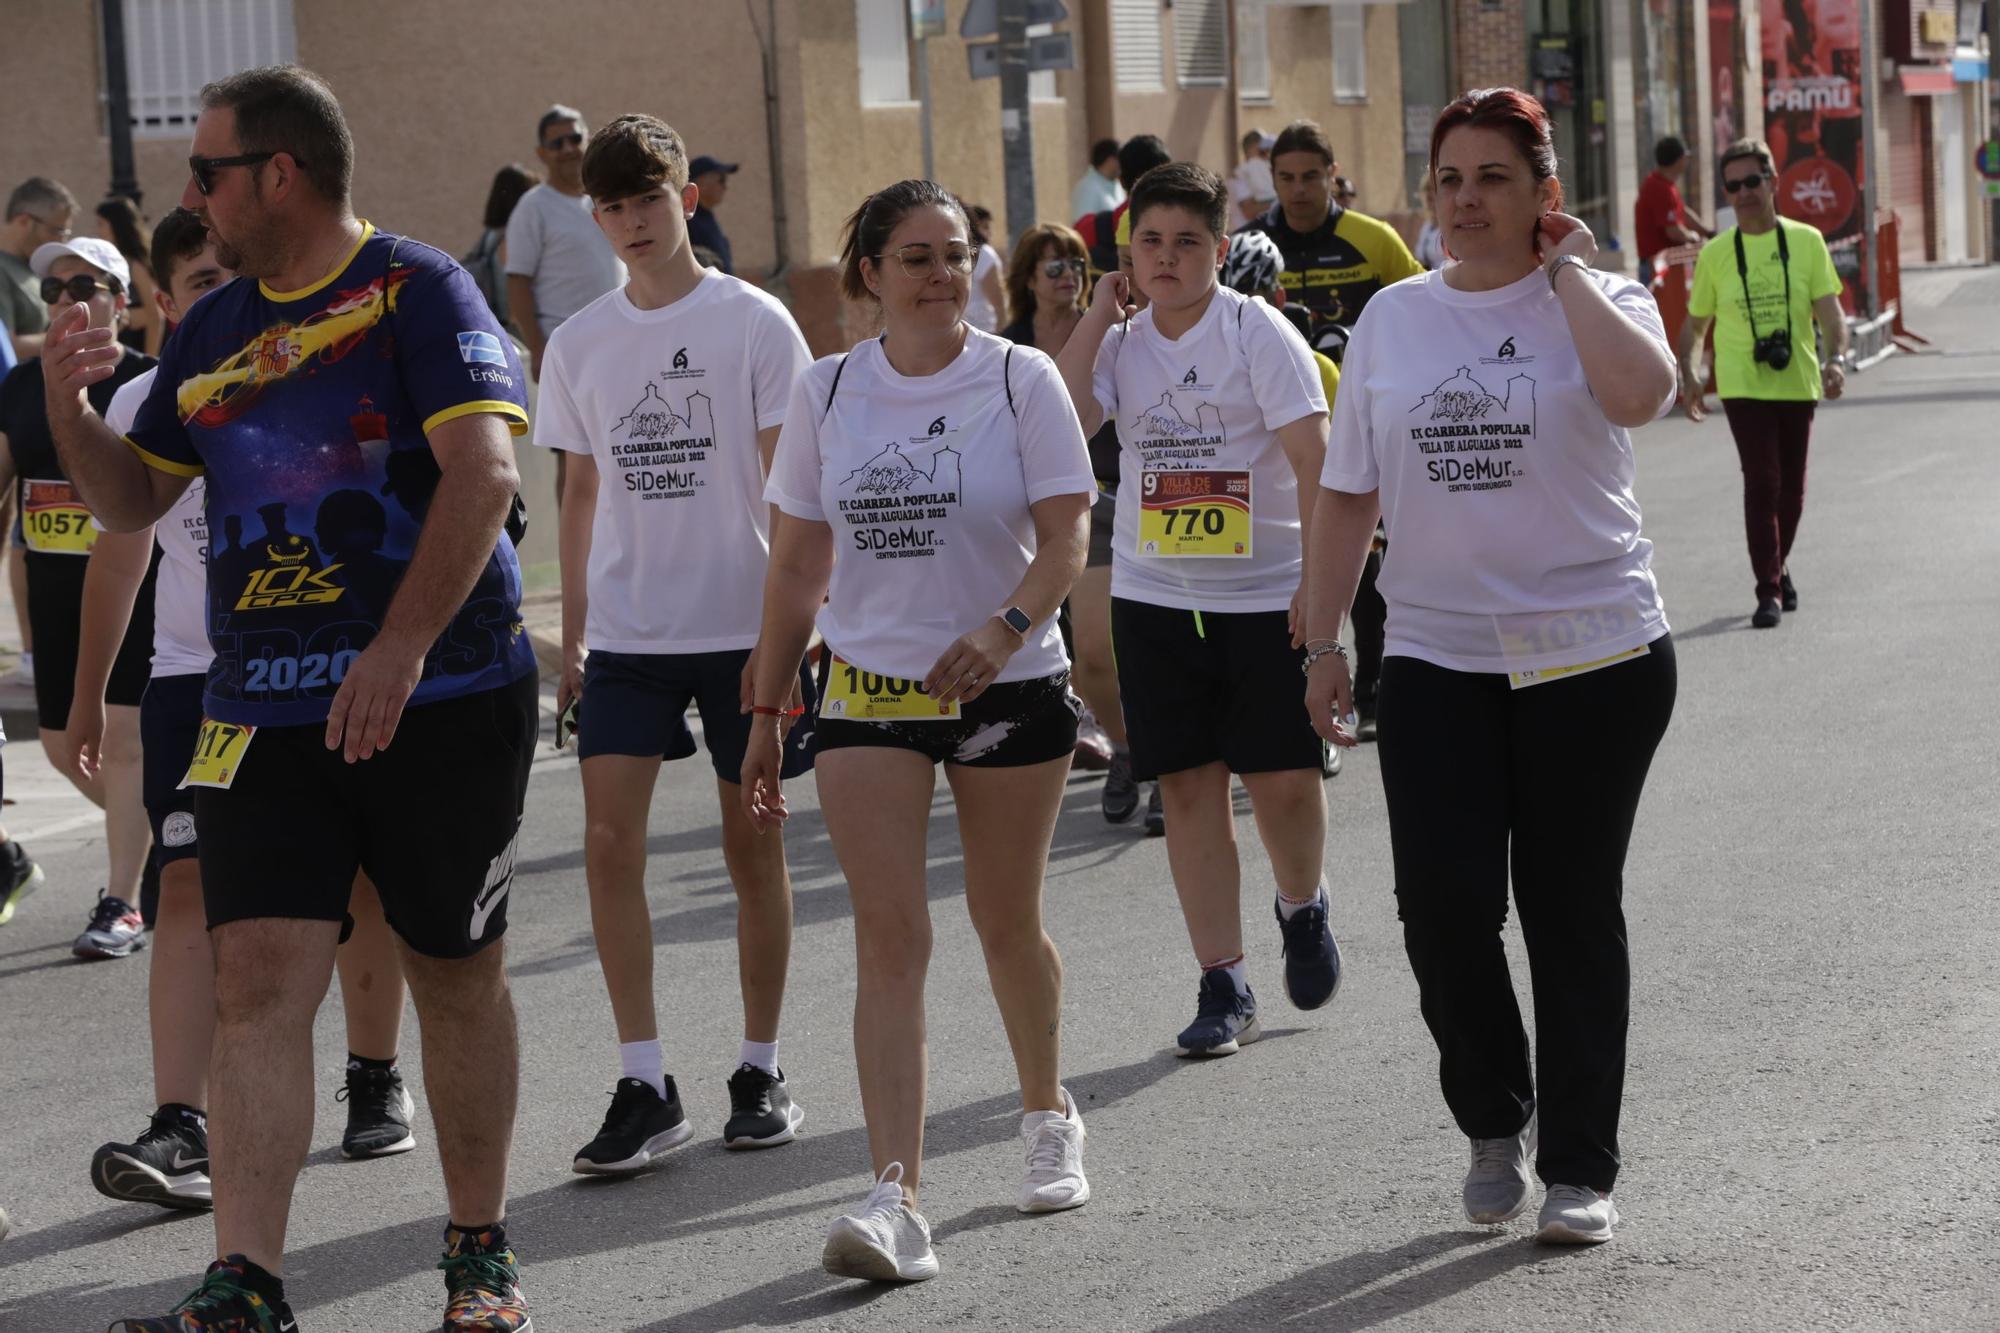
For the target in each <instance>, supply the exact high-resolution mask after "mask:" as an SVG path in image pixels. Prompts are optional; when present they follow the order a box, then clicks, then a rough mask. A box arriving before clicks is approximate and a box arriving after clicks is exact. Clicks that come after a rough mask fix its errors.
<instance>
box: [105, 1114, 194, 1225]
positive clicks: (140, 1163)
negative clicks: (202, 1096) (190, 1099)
mask: <svg viewBox="0 0 2000 1333" xmlns="http://www.w3.org/2000/svg"><path fill="white" fill-rule="evenodd" d="M90 1183H91V1184H93V1185H95V1186H97V1192H98V1193H99V1194H102V1195H104V1196H106V1197H107V1198H112V1199H122V1200H124V1201H126V1202H128V1203H156V1204H158V1205H159V1206H160V1207H162V1208H212V1207H214V1206H215V1204H214V1200H213V1198H212V1196H211V1195H210V1192H209V1185H208V1128H207V1126H206V1125H204V1124H203V1123H202V1121H201V1120H200V1118H199V1117H198V1115H197V1113H196V1112H194V1111H192V1110H190V1109H189V1108H187V1107H185V1106H162V1107H161V1108H160V1109H159V1110H157V1111H155V1112H153V1122H152V1123H151V1124H150V1125H148V1126H146V1132H145V1133H144V1134H141V1135H140V1136H139V1137H138V1139H137V1140H136V1141H135V1142H132V1143H107V1144H105V1145H104V1146H103V1147H102V1148H99V1149H98V1150H97V1153H96V1155H95V1156H93V1157H92V1158H91V1159H90Z"/></svg>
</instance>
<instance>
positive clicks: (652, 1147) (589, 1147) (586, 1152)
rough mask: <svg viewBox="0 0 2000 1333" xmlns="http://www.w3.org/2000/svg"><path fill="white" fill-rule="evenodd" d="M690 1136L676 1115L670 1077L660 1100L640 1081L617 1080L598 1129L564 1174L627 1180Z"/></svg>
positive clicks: (676, 1098) (676, 1097)
mask: <svg viewBox="0 0 2000 1333" xmlns="http://www.w3.org/2000/svg"><path fill="white" fill-rule="evenodd" d="M693 1134H694V1126H693V1125H690V1124H689V1123H688V1120H687V1117H686V1116H684V1115H682V1114H681V1098H680V1093H679V1091H678V1090H676V1089H675V1087H674V1080H673V1076H672V1075H671V1074H669V1075H668V1076H667V1095H666V1096H665V1097H664V1098H663V1097H661V1096H660V1094H659V1093H657V1092H654V1091H653V1088H652V1085H651V1084H649V1083H647V1082H645V1081H644V1080H642V1079H636V1078H621V1079H619V1080H618V1086H617V1087H616V1088H615V1089H613V1090H612V1093H611V1109H610V1110H609V1111H608V1112H606V1113H605V1116H604V1128H603V1129H600V1130H598V1131H597V1137H596V1138H594V1139H592V1140H591V1141H590V1142H589V1143H587V1144H585V1145H584V1146H583V1150H582V1151H581V1152H579V1153H577V1155H576V1161H575V1162H573V1163H572V1164H571V1167H570V1169H571V1170H573V1171H575V1172H576V1173H577V1174H578V1175H582V1176H625V1175H631V1174H632V1173H633V1172H635V1171H644V1170H645V1169H646V1168H647V1167H649V1166H651V1165H652V1164H653V1162H654V1160H655V1159H657V1158H658V1157H659V1156H660V1155H661V1154H663V1153H665V1152H666V1151H667V1149H669V1148H678V1147H679V1146H680V1145H681V1144H683V1143H686V1142H687V1141H688V1139H689V1138H690V1137H691V1136H692V1135H693Z"/></svg>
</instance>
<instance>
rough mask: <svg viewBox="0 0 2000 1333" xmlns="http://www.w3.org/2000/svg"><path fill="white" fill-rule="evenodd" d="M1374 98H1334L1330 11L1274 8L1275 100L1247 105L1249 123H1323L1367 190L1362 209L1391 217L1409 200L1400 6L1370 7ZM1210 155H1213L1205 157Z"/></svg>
mask: <svg viewBox="0 0 2000 1333" xmlns="http://www.w3.org/2000/svg"><path fill="white" fill-rule="evenodd" d="M1364 13H1365V14H1366V23H1367V39H1368V100H1367V101H1365V102H1343V103H1336V102H1335V101H1334V100H1333V30H1332V20H1331V18H1330V16H1329V14H1328V12H1327V10H1326V9H1324V8H1309V9H1273V10H1271V11H1269V17H1268V19H1267V20H1266V22H1267V23H1268V24H1269V26H1270V42H1271V98H1270V100H1269V101H1267V102H1245V103H1244V104H1243V110H1242V123H1243V126H1244V128H1246V129H1248V128H1249V127H1250V126H1252V125H1255V126H1257V127H1258V128H1260V129H1263V130H1264V131H1266V132H1267V133H1270V134H1276V133H1277V132H1278V131H1279V130H1281V129H1283V128H1284V127H1285V125H1286V124H1287V123H1288V122H1290V121H1294V120H1316V121H1318V122H1319V124H1320V127H1321V128H1322V129H1324V130H1325V131H1326V134H1327V137H1328V138H1329V139H1331V140H1332V141H1333V154H1334V157H1335V158H1336V159H1337V160H1338V161H1339V165H1340V171H1341V174H1342V175H1345V176H1349V177H1352V178H1353V180H1354V183H1355V185H1356V186H1357V187H1358V188H1359V189H1360V191H1361V202H1360V205H1359V208H1360V211H1361V212H1363V213H1372V214H1377V215H1386V214H1389V213H1393V212H1395V211H1397V210H1399V209H1402V208H1404V207H1406V204H1405V203H1404V200H1403V188H1402V187H1403V73H1402V70H1403V66H1402V58H1401V46H1400V44H1399V43H1398V41H1397V35H1396V9H1395V6H1393V5H1369V6H1367V7H1366V8H1365V10H1364ZM1205 160H1206V159H1205Z"/></svg>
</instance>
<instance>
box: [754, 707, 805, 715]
mask: <svg viewBox="0 0 2000 1333" xmlns="http://www.w3.org/2000/svg"><path fill="white" fill-rule="evenodd" d="M750 711H751V712H752V713H754V714H756V715H757V716H759V717H801V716H804V714H805V711H806V710H805V709H803V708H766V707H764V705H762V704H751V705H750Z"/></svg>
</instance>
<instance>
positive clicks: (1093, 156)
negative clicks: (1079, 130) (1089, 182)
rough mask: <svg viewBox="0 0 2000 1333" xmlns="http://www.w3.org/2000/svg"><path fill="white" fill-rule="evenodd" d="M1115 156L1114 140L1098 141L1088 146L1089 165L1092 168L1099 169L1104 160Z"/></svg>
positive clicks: (1116, 153)
mask: <svg viewBox="0 0 2000 1333" xmlns="http://www.w3.org/2000/svg"><path fill="white" fill-rule="evenodd" d="M1116 156H1118V141H1117V140H1116V139H1099V140H1098V141H1097V142H1096V143H1094V144H1092V145H1091V146H1090V165H1091V166H1093V167H1101V166H1103V165H1104V159H1105V158H1107V157H1116Z"/></svg>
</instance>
